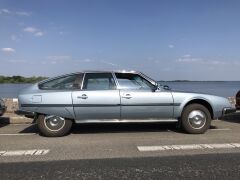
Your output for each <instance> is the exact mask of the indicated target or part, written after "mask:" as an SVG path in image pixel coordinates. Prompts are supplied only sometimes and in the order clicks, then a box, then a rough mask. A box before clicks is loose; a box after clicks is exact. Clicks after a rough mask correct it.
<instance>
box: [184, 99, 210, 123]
mask: <svg viewBox="0 0 240 180" xmlns="http://www.w3.org/2000/svg"><path fill="white" fill-rule="evenodd" d="M190 104H200V105H203V106H204V107H206V108H207V109H208V111H209V113H210V115H211V119H214V111H213V107H212V105H211V104H210V103H209V102H208V101H207V100H205V99H200V98H196V99H191V100H190V101H188V102H187V103H185V104H184V106H183V108H182V112H181V115H182V113H183V111H184V109H185V108H186V107H187V106H188V105H190Z"/></svg>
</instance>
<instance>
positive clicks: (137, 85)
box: [115, 73, 154, 90]
mask: <svg viewBox="0 0 240 180" xmlns="http://www.w3.org/2000/svg"><path fill="white" fill-rule="evenodd" d="M115 75H116V77H117V80H118V83H119V86H120V88H121V89H141V90H152V89H153V88H154V85H153V84H151V83H150V82H149V81H147V80H146V79H144V78H143V77H141V76H139V75H138V74H131V73H115Z"/></svg>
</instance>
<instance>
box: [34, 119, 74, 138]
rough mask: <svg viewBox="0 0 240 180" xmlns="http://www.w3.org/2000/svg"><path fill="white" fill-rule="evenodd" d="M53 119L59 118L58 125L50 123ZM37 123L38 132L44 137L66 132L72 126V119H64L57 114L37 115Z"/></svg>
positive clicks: (60, 134)
mask: <svg viewBox="0 0 240 180" xmlns="http://www.w3.org/2000/svg"><path fill="white" fill-rule="evenodd" d="M50 118H52V120H51V121H54V118H55V119H58V120H59V119H60V120H61V122H59V125H58V126H57V125H54V126H52V125H51V123H50ZM37 125H38V129H39V131H40V134H41V135H43V136H46V137H61V136H65V135H66V134H68V133H69V132H70V130H71V127H72V121H71V120H69V119H64V118H61V117H58V116H46V115H39V116H38V118H37Z"/></svg>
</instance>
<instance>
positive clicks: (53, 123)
mask: <svg viewBox="0 0 240 180" xmlns="http://www.w3.org/2000/svg"><path fill="white" fill-rule="evenodd" d="M44 123H45V126H46V127H47V128H48V129H49V130H50V131H59V130H61V129H62V128H63V127H64V125H65V119H64V118H62V117H59V116H46V117H45V119H44Z"/></svg>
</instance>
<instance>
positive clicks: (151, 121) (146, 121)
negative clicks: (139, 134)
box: [75, 119, 178, 124]
mask: <svg viewBox="0 0 240 180" xmlns="http://www.w3.org/2000/svg"><path fill="white" fill-rule="evenodd" d="M75 122H76V123H78V124H81V123H153V122H178V120H177V119H142V120H139V119H131V120H129V119H123V120H119V119H102V120H98V119H92V120H75Z"/></svg>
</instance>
